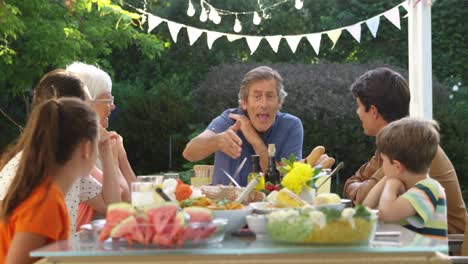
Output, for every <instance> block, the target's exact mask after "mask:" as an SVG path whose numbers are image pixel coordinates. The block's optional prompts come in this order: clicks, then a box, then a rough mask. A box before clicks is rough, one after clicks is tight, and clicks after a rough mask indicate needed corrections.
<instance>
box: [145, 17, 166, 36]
mask: <svg viewBox="0 0 468 264" xmlns="http://www.w3.org/2000/svg"><path fill="white" fill-rule="evenodd" d="M161 22H163V20H162V19H161V18H160V17H157V16H153V15H152V14H149V15H148V33H150V32H151V31H152V30H153V29H154V28H155V27H157V26H158V25H159V24H161Z"/></svg>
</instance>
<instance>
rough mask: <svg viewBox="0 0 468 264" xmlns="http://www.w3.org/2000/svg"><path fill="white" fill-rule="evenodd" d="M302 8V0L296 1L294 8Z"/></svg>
mask: <svg viewBox="0 0 468 264" xmlns="http://www.w3.org/2000/svg"><path fill="white" fill-rule="evenodd" d="M303 6H304V1H303V0H296V3H294V7H295V8H296V9H298V10H299V9H302V7H303Z"/></svg>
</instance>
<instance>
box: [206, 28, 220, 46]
mask: <svg viewBox="0 0 468 264" xmlns="http://www.w3.org/2000/svg"><path fill="white" fill-rule="evenodd" d="M222 35H223V34H221V33H219V32H215V31H207V32H206V44H208V49H211V47H212V46H213V42H215V40H217V39H218V38H220V37H221V36H222Z"/></svg>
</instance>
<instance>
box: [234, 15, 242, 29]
mask: <svg viewBox="0 0 468 264" xmlns="http://www.w3.org/2000/svg"><path fill="white" fill-rule="evenodd" d="M233 29H234V32H236V33H239V32H241V30H242V25H241V23H240V21H239V18H237V15H236V21H235V22H234V28H233Z"/></svg>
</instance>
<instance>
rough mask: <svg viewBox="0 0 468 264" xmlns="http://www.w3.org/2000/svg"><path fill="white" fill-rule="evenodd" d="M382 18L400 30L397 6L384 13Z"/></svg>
mask: <svg viewBox="0 0 468 264" xmlns="http://www.w3.org/2000/svg"><path fill="white" fill-rule="evenodd" d="M384 16H385V17H386V18H387V19H388V20H390V22H392V24H393V25H395V27H397V28H398V29H400V30H401V27H400V11H399V10H398V6H397V7H394V8H392V9H390V10H388V11H387V12H385V13H384Z"/></svg>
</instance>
